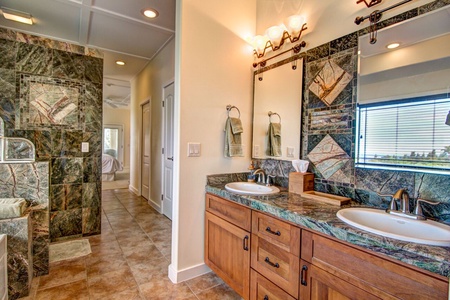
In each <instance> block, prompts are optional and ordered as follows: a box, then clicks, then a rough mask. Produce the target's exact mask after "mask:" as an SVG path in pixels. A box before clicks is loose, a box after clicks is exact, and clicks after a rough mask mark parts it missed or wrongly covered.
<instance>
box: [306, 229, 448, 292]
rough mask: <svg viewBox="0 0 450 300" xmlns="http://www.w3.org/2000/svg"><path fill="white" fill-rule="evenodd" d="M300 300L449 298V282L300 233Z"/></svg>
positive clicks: (321, 237)
mask: <svg viewBox="0 0 450 300" xmlns="http://www.w3.org/2000/svg"><path fill="white" fill-rule="evenodd" d="M301 253H302V260H301V261H300V270H301V272H300V273H301V274H300V294H299V298H300V299H313V300H315V299H329V300H331V299H333V300H341V299H421V300H422V299H441V300H444V299H448V298H447V297H448V279H447V278H445V277H443V276H439V275H437V274H432V273H429V272H426V271H422V270H418V269H414V268H413V267H409V266H407V265H405V264H400V263H397V262H394V261H391V260H389V259H388V258H386V257H381V256H378V255H376V254H373V253H371V252H368V251H364V250H361V249H359V248H357V247H354V246H351V245H348V244H345V243H342V242H339V241H336V240H333V239H330V238H328V237H324V236H322V235H319V234H315V233H312V232H310V231H307V230H303V231H302V249H301Z"/></svg>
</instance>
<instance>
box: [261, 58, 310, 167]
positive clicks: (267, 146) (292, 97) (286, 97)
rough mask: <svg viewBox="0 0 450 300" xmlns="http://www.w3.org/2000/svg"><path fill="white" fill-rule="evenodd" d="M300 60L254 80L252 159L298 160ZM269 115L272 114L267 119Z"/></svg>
mask: <svg viewBox="0 0 450 300" xmlns="http://www.w3.org/2000/svg"><path fill="white" fill-rule="evenodd" d="M302 70H303V59H299V60H298V61H297V68H296V69H295V70H294V69H293V68H292V65H291V63H290V62H287V63H285V64H283V65H280V66H277V67H275V68H272V69H270V68H269V70H268V71H265V72H264V74H263V80H258V77H259V75H258V74H255V76H254V100H253V147H252V149H253V152H252V157H253V158H273V159H281V160H292V159H297V158H299V156H300V119H301V109H302V78H303V71H302ZM269 112H272V113H276V115H275V114H272V115H271V116H269Z"/></svg>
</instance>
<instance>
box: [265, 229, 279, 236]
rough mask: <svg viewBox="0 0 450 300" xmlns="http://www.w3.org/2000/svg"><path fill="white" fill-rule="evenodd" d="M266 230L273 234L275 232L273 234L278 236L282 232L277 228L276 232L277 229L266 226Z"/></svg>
mask: <svg viewBox="0 0 450 300" xmlns="http://www.w3.org/2000/svg"><path fill="white" fill-rule="evenodd" d="M266 231H267V232H269V233H271V234H273V235H278V236H280V235H281V232H280V231H279V230H277V231H276V232H275V231H272V229H270V227H267V228H266Z"/></svg>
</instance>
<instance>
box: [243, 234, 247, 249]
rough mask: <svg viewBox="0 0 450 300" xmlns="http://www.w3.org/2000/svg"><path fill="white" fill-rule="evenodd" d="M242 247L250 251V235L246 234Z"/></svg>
mask: <svg viewBox="0 0 450 300" xmlns="http://www.w3.org/2000/svg"><path fill="white" fill-rule="evenodd" d="M242 248H244V250H245V251H248V235H246V236H245V237H244V240H243V241H242Z"/></svg>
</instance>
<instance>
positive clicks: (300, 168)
mask: <svg viewBox="0 0 450 300" xmlns="http://www.w3.org/2000/svg"><path fill="white" fill-rule="evenodd" d="M292 166H293V167H294V169H295V171H297V172H300V173H306V171H308V166H309V161H307V160H301V159H295V160H293V161H292Z"/></svg>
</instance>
